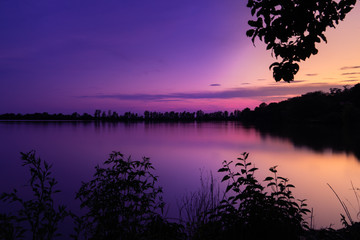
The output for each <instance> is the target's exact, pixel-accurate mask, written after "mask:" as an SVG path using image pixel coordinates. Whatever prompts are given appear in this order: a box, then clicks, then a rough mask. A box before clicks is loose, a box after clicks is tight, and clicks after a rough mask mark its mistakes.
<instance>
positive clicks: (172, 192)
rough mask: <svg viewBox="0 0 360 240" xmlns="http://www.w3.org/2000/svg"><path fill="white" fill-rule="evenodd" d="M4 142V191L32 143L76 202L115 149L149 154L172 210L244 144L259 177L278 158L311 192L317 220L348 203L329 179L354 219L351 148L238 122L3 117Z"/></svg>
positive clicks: (318, 223) (21, 179)
mask: <svg viewBox="0 0 360 240" xmlns="http://www.w3.org/2000/svg"><path fill="white" fill-rule="evenodd" d="M0 143H1V148H0V192H4V191H11V189H13V188H14V187H16V188H18V189H19V188H20V187H21V186H22V185H24V184H25V179H27V176H28V175H27V174H28V173H27V171H26V169H25V168H22V167H21V161H20V152H27V151H30V150H32V149H35V150H36V152H37V155H38V156H40V157H41V158H42V159H44V160H46V161H48V162H50V163H52V164H53V173H54V176H55V177H56V178H57V180H58V181H59V185H58V187H59V188H60V189H61V190H62V192H61V193H60V194H59V195H58V198H59V201H61V202H62V203H64V204H66V205H68V206H70V208H76V207H77V206H78V203H77V202H74V201H73V198H74V195H75V192H76V191H77V189H78V188H79V186H80V184H81V181H88V180H90V178H91V176H92V174H93V173H94V166H95V165H96V164H101V163H102V162H103V161H104V160H106V159H107V158H108V155H109V153H110V152H111V151H113V150H116V151H120V152H122V153H124V154H125V155H131V156H132V157H133V158H134V159H139V158H141V157H143V156H146V157H150V158H151V160H152V162H153V164H154V166H155V168H156V173H157V175H158V176H159V183H160V185H161V186H162V187H163V188H164V200H165V201H166V202H167V203H168V216H169V217H174V216H176V214H177V202H178V201H179V199H181V197H182V196H183V195H184V194H185V193H186V192H190V191H195V190H196V189H197V188H198V187H199V185H200V176H201V174H203V175H205V176H206V175H207V174H208V173H209V172H210V171H212V173H213V175H214V176H215V178H217V179H218V180H219V179H221V178H222V175H221V174H219V173H217V169H219V168H220V167H221V163H222V161H223V160H234V159H236V158H237V157H239V156H240V154H241V153H242V152H244V151H246V152H249V153H250V156H249V158H250V161H252V162H253V163H255V164H256V167H258V168H259V169H260V170H259V171H258V173H257V176H258V177H259V178H258V179H261V180H262V179H264V178H265V177H266V176H268V175H270V172H269V171H268V169H269V168H270V167H272V166H274V165H278V170H279V175H280V176H284V177H288V178H289V179H290V182H291V183H293V184H294V185H295V186H296V189H295V191H294V192H295V197H296V198H300V199H308V201H307V203H308V205H309V207H310V208H313V209H314V215H315V217H314V220H315V227H317V228H320V227H327V226H330V225H332V226H333V227H336V228H338V227H341V224H340V213H343V210H342V208H341V206H340V204H339V202H338V200H337V199H336V197H335V195H334V194H333V193H332V192H331V190H330V189H329V187H328V186H327V185H326V184H327V183H329V184H330V185H331V186H332V187H333V188H334V189H335V190H336V191H337V193H338V194H339V196H341V197H342V199H343V200H344V201H345V202H346V203H347V204H348V206H349V210H350V211H351V212H352V214H353V218H354V219H356V213H357V212H358V211H359V209H358V208H359V206H358V204H357V202H356V199H355V196H354V194H353V192H352V191H351V189H350V188H351V182H350V181H352V182H353V184H354V186H355V187H360V174H359V173H360V161H359V160H358V159H357V158H356V157H355V156H354V154H352V153H351V152H348V153H345V152H342V151H339V150H336V151H333V150H332V149H331V148H325V149H321V151H319V150H318V151H314V150H312V149H311V148H310V147H306V145H299V144H296V146H295V145H294V144H293V143H292V141H290V140H288V139H286V138H280V137H272V136H271V135H264V134H260V132H258V131H257V130H255V129H253V128H245V127H243V126H242V125H240V124H239V123H233V122H227V123H173V124H169V123H161V124H146V123H136V124H124V123H98V124H95V123H81V122H77V123H76V122H75V123H74V122H0ZM352 206H353V207H352ZM1 207H2V208H4V206H3V205H1ZM1 210H3V209H1Z"/></svg>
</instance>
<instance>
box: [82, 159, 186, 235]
mask: <svg viewBox="0 0 360 240" xmlns="http://www.w3.org/2000/svg"><path fill="white" fill-rule="evenodd" d="M104 164H105V165H106V166H107V168H101V167H99V166H96V167H95V169H96V172H95V174H94V178H93V180H91V181H90V182H87V183H83V184H82V186H81V188H80V190H79V192H78V193H77V194H76V198H78V199H80V200H81V208H86V209H87V210H88V211H87V213H86V215H85V216H84V217H83V221H84V224H83V226H84V231H85V233H86V235H87V236H90V239H166V237H167V235H168V234H170V235H176V233H178V232H180V228H179V227H178V225H174V224H170V223H168V222H167V221H166V220H164V219H163V218H162V217H161V215H160V212H161V213H162V211H163V207H164V204H165V203H164V202H163V200H162V196H161V193H162V189H161V188H160V187H157V186H156V183H157V179H158V178H157V176H155V175H153V173H152V170H154V167H153V166H152V164H151V163H150V160H149V158H145V157H144V158H143V159H142V160H141V161H133V160H132V159H131V157H128V158H125V157H124V155H123V154H121V153H120V152H113V153H112V154H110V158H109V159H108V160H107V161H105V162H104ZM155 229H157V230H159V229H161V230H162V231H155ZM170 230H171V231H170ZM172 238H173V239H177V238H175V236H172Z"/></svg>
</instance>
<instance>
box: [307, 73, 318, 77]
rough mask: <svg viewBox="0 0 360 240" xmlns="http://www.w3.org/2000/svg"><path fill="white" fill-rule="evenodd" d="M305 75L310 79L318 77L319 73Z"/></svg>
mask: <svg viewBox="0 0 360 240" xmlns="http://www.w3.org/2000/svg"><path fill="white" fill-rule="evenodd" d="M305 75H306V76H308V77H314V76H317V75H319V74H317V73H308V74H305Z"/></svg>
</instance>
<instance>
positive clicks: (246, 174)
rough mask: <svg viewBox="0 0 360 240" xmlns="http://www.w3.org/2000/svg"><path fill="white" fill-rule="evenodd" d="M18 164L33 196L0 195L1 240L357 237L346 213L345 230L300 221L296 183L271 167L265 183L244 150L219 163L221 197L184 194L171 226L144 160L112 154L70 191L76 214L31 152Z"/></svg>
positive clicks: (302, 211) (302, 209)
mask: <svg viewBox="0 0 360 240" xmlns="http://www.w3.org/2000/svg"><path fill="white" fill-rule="evenodd" d="M22 161H23V166H26V167H28V169H29V171H30V178H29V181H28V186H29V187H30V190H31V192H32V196H33V197H32V198H30V199H25V198H23V197H22V196H21V194H20V193H19V192H18V191H17V190H14V191H13V192H11V193H2V195H1V200H2V201H4V202H5V203H8V204H9V209H11V211H8V212H6V213H5V212H4V213H1V214H0V239H36V240H38V239H56V238H57V237H60V236H62V237H63V238H72V239H184V240H185V239H194V240H195V239H199V240H200V239H360V227H359V223H355V222H353V221H352V219H346V218H345V216H343V218H342V221H343V224H344V228H343V229H340V230H333V229H330V228H329V229H322V230H314V229H311V228H310V227H311V226H309V224H308V222H307V221H306V220H305V219H307V218H306V215H307V214H308V213H309V210H308V209H307V208H306V203H305V200H296V199H295V197H294V196H293V194H292V191H291V189H292V188H294V186H293V185H292V184H290V183H289V180H288V179H287V178H284V177H281V176H279V175H278V173H277V170H276V167H272V168H270V172H271V174H272V176H269V177H267V178H265V180H264V183H265V185H263V184H264V183H261V182H259V181H258V180H257V179H256V178H255V172H256V171H257V168H255V167H254V166H253V164H252V163H250V162H248V153H244V154H243V155H242V156H241V157H240V158H238V159H237V160H236V161H234V162H233V161H230V162H227V161H224V162H223V166H222V168H220V169H219V172H222V173H224V177H223V179H222V182H225V183H226V184H227V187H226V190H225V193H224V195H223V196H222V197H220V194H219V191H218V192H217V193H216V191H214V184H213V182H211V184H210V185H206V186H205V187H204V186H203V188H202V190H200V191H199V192H198V193H193V194H190V195H189V196H186V197H184V199H183V204H182V206H181V207H180V216H179V219H178V220H177V221H169V220H168V219H166V217H165V216H164V214H163V209H164V206H165V203H164V202H163V200H162V189H161V187H159V186H157V180H158V177H157V176H156V175H154V173H153V171H154V167H153V166H152V164H151V162H150V160H149V158H143V159H142V160H140V161H134V160H132V159H131V158H130V157H128V158H126V157H125V156H124V155H123V154H121V153H120V152H113V153H111V154H110V157H109V159H108V160H106V161H105V162H104V166H103V167H100V166H96V167H95V174H94V176H93V179H92V180H91V181H89V182H83V183H82V185H81V187H80V189H79V190H78V192H77V193H76V199H79V200H80V202H81V204H80V208H81V209H82V210H83V214H82V215H77V214H75V213H73V212H72V211H70V210H68V209H67V208H66V207H65V206H63V205H58V204H56V203H55V202H54V194H57V193H58V192H59V190H57V189H55V187H56V184H57V181H56V180H55V179H54V178H53V177H52V173H51V168H52V166H51V165H50V164H48V163H47V162H45V161H42V160H41V159H40V158H37V157H36V156H35V152H34V151H31V152H29V153H22ZM181 213H183V214H181ZM347 217H349V216H347ZM66 219H71V220H72V224H71V225H72V227H73V231H72V233H71V234H69V235H64V233H63V234H61V233H60V230H59V226H60V225H61V224H62V222H63V221H64V220H66Z"/></svg>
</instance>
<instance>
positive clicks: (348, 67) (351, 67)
mask: <svg viewBox="0 0 360 240" xmlns="http://www.w3.org/2000/svg"><path fill="white" fill-rule="evenodd" d="M357 68H360V66H347V67H342V68H340V70H349V69H357Z"/></svg>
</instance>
